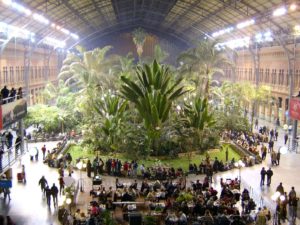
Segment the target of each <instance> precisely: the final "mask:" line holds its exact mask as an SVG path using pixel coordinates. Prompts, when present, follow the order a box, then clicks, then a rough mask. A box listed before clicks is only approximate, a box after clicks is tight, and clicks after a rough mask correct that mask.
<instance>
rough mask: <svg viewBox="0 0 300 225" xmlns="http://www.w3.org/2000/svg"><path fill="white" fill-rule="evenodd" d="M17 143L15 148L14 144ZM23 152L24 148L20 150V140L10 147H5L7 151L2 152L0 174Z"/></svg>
mask: <svg viewBox="0 0 300 225" xmlns="http://www.w3.org/2000/svg"><path fill="white" fill-rule="evenodd" d="M18 145H19V147H18V149H16V146H18ZM24 146H25V145H24ZM27 150H28V149H27ZM25 152H26V151H25V149H23V151H22V148H21V142H18V143H16V144H15V145H13V146H12V147H11V148H9V149H7V151H5V152H4V153H3V154H2V159H1V168H0V174H3V173H4V172H5V171H6V170H7V169H9V168H10V167H11V166H12V165H13V164H14V163H15V162H16V161H17V160H18V159H19V158H20V157H21V156H22V155H23V154H24V153H25Z"/></svg>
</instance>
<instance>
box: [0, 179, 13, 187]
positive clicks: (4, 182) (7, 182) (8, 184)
mask: <svg viewBox="0 0 300 225" xmlns="http://www.w3.org/2000/svg"><path fill="white" fill-rule="evenodd" d="M11 187H12V182H11V180H0V188H11Z"/></svg>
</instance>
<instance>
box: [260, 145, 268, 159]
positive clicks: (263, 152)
mask: <svg viewBox="0 0 300 225" xmlns="http://www.w3.org/2000/svg"><path fill="white" fill-rule="evenodd" d="M266 157H267V147H266V146H264V144H262V146H261V159H262V160H265V159H266Z"/></svg>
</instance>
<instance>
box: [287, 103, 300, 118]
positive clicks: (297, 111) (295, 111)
mask: <svg viewBox="0 0 300 225" xmlns="http://www.w3.org/2000/svg"><path fill="white" fill-rule="evenodd" d="M289 114H290V117H291V118H292V119H293V120H300V98H292V99H291V101H290V112H289Z"/></svg>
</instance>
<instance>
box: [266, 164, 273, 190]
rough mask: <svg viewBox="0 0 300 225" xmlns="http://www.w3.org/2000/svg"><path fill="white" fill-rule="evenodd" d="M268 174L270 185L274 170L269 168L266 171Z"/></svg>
mask: <svg viewBox="0 0 300 225" xmlns="http://www.w3.org/2000/svg"><path fill="white" fill-rule="evenodd" d="M266 174H267V186H270V184H271V178H272V176H273V171H272V170H271V168H269V169H268V170H267V172H266Z"/></svg>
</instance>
